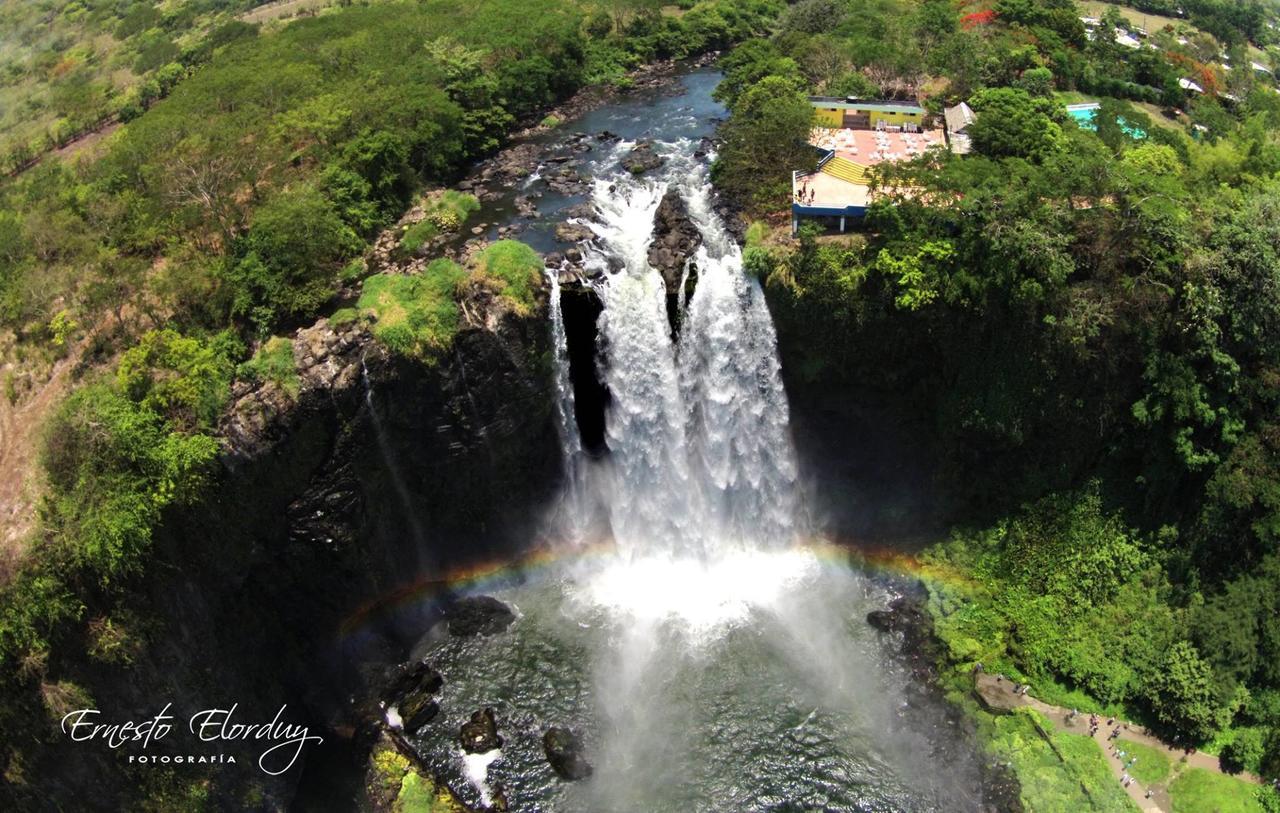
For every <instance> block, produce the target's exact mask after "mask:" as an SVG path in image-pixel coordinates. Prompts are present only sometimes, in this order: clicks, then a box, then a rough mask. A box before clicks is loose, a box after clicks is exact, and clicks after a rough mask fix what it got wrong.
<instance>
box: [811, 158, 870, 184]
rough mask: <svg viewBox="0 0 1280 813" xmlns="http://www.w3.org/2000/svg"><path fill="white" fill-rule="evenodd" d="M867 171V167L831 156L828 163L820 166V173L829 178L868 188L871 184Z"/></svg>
mask: <svg viewBox="0 0 1280 813" xmlns="http://www.w3.org/2000/svg"><path fill="white" fill-rule="evenodd" d="M868 169H869V167H865V166H863V165H862V164H857V163H854V162H853V161H850V160H849V159H848V158H841V157H840V156H838V155H834V156H832V157H831V160H830V161H827V162H826V163H825V164H823V165H822V171H823V172H825V173H826V174H828V175H830V176H831V177H833V178H839V179H840V180H842V181H848V182H849V183H856V184H858V185H860V186H868V185H870V183H871V178H870V177H869V175H868Z"/></svg>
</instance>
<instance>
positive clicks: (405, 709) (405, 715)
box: [397, 690, 440, 734]
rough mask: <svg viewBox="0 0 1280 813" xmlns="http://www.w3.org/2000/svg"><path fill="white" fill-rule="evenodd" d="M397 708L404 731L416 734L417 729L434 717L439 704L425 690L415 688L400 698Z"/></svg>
mask: <svg viewBox="0 0 1280 813" xmlns="http://www.w3.org/2000/svg"><path fill="white" fill-rule="evenodd" d="M397 709H398V711H399V712H400V722H401V725H403V726H404V730H405V732H406V733H408V734H416V733H417V732H418V729H420V728H422V727H423V726H424V725H426V724H427V723H429V722H431V721H432V720H434V719H435V716H436V714H438V713H439V712H440V705H439V704H438V703H436V699H435V698H434V697H432V696H431V695H430V694H428V693H427V692H426V691H421V690H415V691H412V692H410V693H409V694H407V695H405V696H404V697H403V698H402V699H401V700H400V705H399V706H397Z"/></svg>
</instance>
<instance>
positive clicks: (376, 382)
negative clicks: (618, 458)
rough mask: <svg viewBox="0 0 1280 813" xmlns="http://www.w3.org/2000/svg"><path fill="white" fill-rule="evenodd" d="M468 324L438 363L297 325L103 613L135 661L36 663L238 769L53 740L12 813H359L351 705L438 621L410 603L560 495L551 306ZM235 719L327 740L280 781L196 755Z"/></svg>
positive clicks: (326, 328)
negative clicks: (298, 729)
mask: <svg viewBox="0 0 1280 813" xmlns="http://www.w3.org/2000/svg"><path fill="white" fill-rule="evenodd" d="M466 310H467V311H468V314H469V317H470V318H469V319H468V320H467V323H466V324H464V325H463V327H462V329H461V330H460V331H459V333H458V334H457V336H456V338H455V341H454V343H453V345H452V347H451V348H450V349H449V351H448V352H447V353H444V354H442V356H441V357H440V358H439V359H438V360H436V361H435V362H434V363H431V364H426V363H422V362H419V361H413V360H409V359H404V358H400V357H396V356H393V355H391V354H389V353H388V352H387V351H386V350H385V349H384V348H382V347H381V346H379V345H378V344H377V343H376V342H375V341H374V340H373V339H372V337H371V336H370V335H369V334H368V332H367V331H366V330H365V329H364V328H363V327H362V326H360V325H359V324H358V323H352V324H349V325H344V326H337V327H335V326H333V325H330V324H329V323H328V322H327V321H324V320H322V321H320V322H318V323H317V324H315V325H314V326H312V327H309V328H306V329H303V330H299V331H298V332H297V333H296V334H295V336H294V337H293V339H294V340H293V352H294V361H295V365H296V367H297V373H298V377H297V382H296V385H297V386H296V387H294V386H292V384H293V382H290V385H289V386H288V387H285V386H282V385H280V384H277V383H271V382H268V383H265V384H260V385H250V384H244V383H242V384H238V385H237V386H236V389H235V391H234V393H233V403H232V405H231V407H230V408H229V409H228V411H227V412H226V414H225V416H224V418H223V421H222V425H221V427H220V429H221V433H222V435H223V437H224V439H225V440H224V454H223V456H222V460H221V466H220V468H221V471H220V472H218V473H216V474H215V476H214V480H213V483H212V484H211V486H210V488H208V489H207V491H206V496H205V497H204V499H202V500H201V501H200V502H199V503H198V504H196V505H191V506H186V507H183V508H181V509H176V510H173V511H170V512H169V514H168V515H167V516H166V517H165V519H164V522H163V525H162V527H160V528H159V529H157V532H156V539H155V542H154V557H153V560H152V562H151V564H150V565H149V567H148V569H147V572H146V573H145V574H140V575H139V576H138V577H137V579H136V582H137V583H136V584H133V585H130V589H129V590H128V591H126V592H127V593H128V595H130V596H132V598H131V600H130V605H129V606H128V607H119V606H115V607H111V608H110V613H111V615H112V616H113V617H115V618H130V619H135V620H136V623H134V624H132V625H131V628H132V630H133V631H134V634H135V638H136V642H137V644H138V647H137V649H136V652H135V653H134V654H133V655H132V656H131V657H130V658H129V659H128V660H127V661H122V662H119V663H109V664H104V663H103V662H101V661H98V660H85V661H84V662H79V663H77V662H65V663H56V664H50V665H49V666H50V670H49V671H50V673H56V674H58V676H59V678H60V679H61V680H63V681H66V682H67V683H68V685H72V684H74V685H76V686H79V687H82V688H83V689H84V690H85V692H86V693H87V695H88V697H89V698H90V699H91V701H92V703H93V705H94V706H96V707H97V708H99V709H101V710H102V711H103V716H104V718H109V719H110V721H124V720H145V719H147V718H149V717H151V716H152V715H154V714H155V713H157V712H159V711H160V710H161V709H162V708H163V707H164V706H165V704H166V703H172V704H173V707H172V708H171V710H170V711H171V713H172V714H174V715H175V716H176V718H177V724H176V726H175V731H174V733H173V734H171V735H170V736H169V738H168V742H166V743H165V747H164V748H161V749H159V750H156V749H153V752H154V753H155V754H157V755H159V754H166V753H184V754H185V753H191V754H193V755H199V754H203V753H206V752H210V753H218V752H221V753H226V754H233V755H238V757H237V762H238V764H237V766H236V767H235V768H227V767H226V766H221V767H213V768H205V767H201V766H199V765H196V766H190V765H182V766H181V767H161V766H138V765H136V764H131V763H129V762H128V759H127V757H128V755H129V754H133V755H136V754H138V753H144V752H140V751H139V750H138V749H137V748H134V747H124V748H121V749H119V750H118V751H112V750H109V749H107V748H106V747H105V746H103V745H101V744H99V743H71V742H69V741H68V740H67V739H66V738H65V737H63V736H59V735H58V733H57V732H56V731H54V732H52V733H51V734H50V735H49V736H47V737H46V741H45V742H44V744H43V745H41V746H40V747H39V748H35V749H32V750H30V751H28V752H27V754H26V755H25V757H24V759H25V762H24V763H23V764H24V768H25V779H26V780H28V782H27V783H26V786H25V789H24V790H23V791H22V792H21V793H20V794H19V795H18V797H17V798H16V799H15V802H14V803H15V806H16V807H18V808H19V809H27V808H29V809H76V810H85V809H103V810H117V809H122V808H124V807H128V806H130V805H131V804H136V803H137V802H138V800H139V799H142V798H145V799H147V800H148V802H149V803H152V804H154V803H156V801H157V800H163V802H164V804H169V803H172V804H173V807H171V808H168V809H177V808H179V807H183V808H184V809H185V807H188V806H190V805H186V804H185V802H184V801H183V800H186V799H189V798H191V797H192V795H193V794H194V795H195V796H197V797H200V798H203V799H205V800H206V801H208V802H210V803H211V804H212V806H213V807H216V808H219V809H245V810H248V809H261V810H282V809H286V808H288V807H290V806H291V805H292V806H295V807H296V806H297V805H300V804H301V805H303V806H304V807H305V806H306V805H308V804H311V803H315V804H320V805H321V806H334V805H336V806H337V807H339V808H346V809H355V808H356V807H357V804H358V799H359V798H360V797H361V794H362V793H363V789H362V788H361V786H360V777H361V775H362V771H363V767H364V757H365V756H366V754H365V751H366V750H367V745H368V743H367V742H364V741H362V739H361V738H362V736H363V734H362V729H361V727H360V721H361V720H362V719H367V717H366V718H362V716H361V715H360V714H359V713H357V712H356V711H355V710H354V709H353V708H352V702H351V700H352V698H353V697H356V696H359V695H360V694H361V693H362V691H363V687H364V685H365V683H366V678H367V677H369V676H378V677H380V673H381V669H382V666H383V665H384V664H390V663H395V662H398V661H400V660H402V659H403V658H404V657H405V652H406V651H407V647H408V645H409V642H410V641H411V640H412V639H413V636H414V635H415V634H416V633H417V632H419V631H420V628H421V627H420V624H421V622H422V621H423V620H424V616H429V615H430V614H431V613H432V611H433V607H432V605H431V604H428V603H424V602H422V601H416V600H405V599H414V598H415V597H417V596H419V595H426V594H427V593H432V594H433V595H435V596H439V595H440V594H441V593H447V586H446V576H447V574H448V573H449V572H450V571H451V570H453V569H456V568H459V567H463V566H466V565H470V564H475V563H477V562H479V561H482V560H486V559H491V558H494V557H496V556H499V555H501V554H503V553H504V552H508V551H511V550H514V549H516V547H517V546H518V545H524V544H527V543H528V541H529V540H528V534H530V533H531V532H532V528H533V527H534V526H535V525H536V517H537V516H538V513H539V511H540V510H541V508H542V506H543V505H544V504H545V503H546V502H547V501H548V500H549V498H550V496H551V495H552V494H554V492H555V489H556V486H557V483H556V479H557V477H558V473H559V471H560V463H559V459H558V455H559V446H558V443H557V440H556V432H555V428H554V424H553V423H552V421H551V419H550V416H551V407H552V402H551V397H552V396H551V392H550V376H549V370H548V369H547V367H546V359H547V358H548V355H549V354H548V341H549V336H548V334H547V327H546V322H545V318H544V313H539V312H535V313H534V314H532V315H530V316H528V317H525V318H520V317H517V316H516V315H514V314H512V313H510V312H507V311H505V310H503V309H502V306H501V304H500V303H499V302H498V301H497V300H496V299H493V298H490V299H489V300H488V301H487V302H486V301H477V302H471V303H468V308H467V309H466ZM424 584H425V585H429V586H431V587H432V588H433V590H429V591H425V592H424V591H423V590H422V589H421V588H422V586H423V585H424ZM371 608H373V610H372V611H371ZM103 609H104V608H96V607H92V606H90V607H89V608H87V613H86V615H87V616H89V617H92V616H93V615H94V614H95V613H98V612H101V611H103ZM353 619H355V620H354V621H353ZM67 649H68V651H70V649H71V648H67ZM85 649H86V647H80V648H79V650H78V651H81V652H83V651H85ZM232 704H239V706H238V708H237V710H236V716H237V718H239V719H240V720H243V721H246V722H247V721H259V722H262V721H269V720H271V719H272V717H273V715H274V714H275V713H276V712H277V710H278V709H280V707H281V706H282V705H286V704H287V711H286V712H285V718H286V719H287V720H288V721H290V722H293V723H298V724H305V725H307V726H309V728H310V730H311V732H312V733H314V734H317V735H320V736H323V737H324V738H325V743H324V745H322V746H314V747H308V748H307V749H306V750H305V751H304V753H303V759H301V760H299V761H298V764H297V766H295V767H294V768H293V769H291V770H289V771H287V772H286V773H284V774H282V775H281V776H279V777H272V776H269V775H267V774H265V773H263V772H261V771H259V770H258V768H257V766H256V764H255V762H256V759H257V753H258V752H259V751H261V750H262V749H261V747H254V746H253V745H252V744H237V745H231V746H226V747H215V746H202V745H201V744H199V743H198V742H195V741H194V739H193V737H192V736H191V735H190V734H189V733H188V732H187V731H186V719H187V716H188V715H190V714H192V713H194V712H196V711H199V710H202V709H208V708H214V707H220V708H228V707H230V706H231V705H232ZM47 705H48V701H47V699H46V706H47ZM105 721H107V720H106V719H104V722H105ZM46 725H47V724H46ZM175 748H176V751H175V750H174V749H175ZM352 777H354V783H353V782H352V781H350V780H351V779H352ZM298 793H303V794H304V796H303V797H300V798H295V797H297V794H298ZM3 796H4V795H3V794H0V798H3ZM336 799H342V801H341V802H336V801H335V800H336ZM197 807H198V806H197ZM193 809H194V808H193ZM307 809H317V808H315V807H314V806H312V807H310V808H307Z"/></svg>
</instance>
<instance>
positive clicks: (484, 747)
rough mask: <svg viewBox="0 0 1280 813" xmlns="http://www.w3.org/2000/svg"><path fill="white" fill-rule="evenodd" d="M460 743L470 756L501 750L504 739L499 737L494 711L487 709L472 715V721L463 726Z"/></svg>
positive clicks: (459, 738) (459, 735) (459, 734)
mask: <svg viewBox="0 0 1280 813" xmlns="http://www.w3.org/2000/svg"><path fill="white" fill-rule="evenodd" d="M458 741H459V742H461V743H462V750H463V751H466V752H467V753H468V754H483V753H486V752H488V751H492V750H493V749H495V748H501V747H502V737H499V736H498V721H497V719H496V718H495V717H494V715H493V709H492V708H489V707H485V708H483V709H480V710H479V711H477V712H476V713H475V714H472V715H471V719H470V720H468V721H467V722H465V723H463V724H462V729H461V730H460V731H459V732H458Z"/></svg>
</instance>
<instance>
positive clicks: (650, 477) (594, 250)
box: [552, 144, 802, 559]
mask: <svg viewBox="0 0 1280 813" xmlns="http://www.w3.org/2000/svg"><path fill="white" fill-rule="evenodd" d="M687 146H688V145H679V144H677V145H674V147H675V148H674V150H672V151H671V152H670V153H669V154H668V163H667V166H666V169H665V171H664V173H663V174H662V176H660V178H659V179H657V180H646V179H638V178H634V177H631V176H629V175H618V176H614V177H610V178H607V179H598V180H597V181H596V184H595V188H594V196H593V203H594V205H595V208H596V211H597V217H596V219H595V220H593V221H591V222H590V223H589V225H590V226H591V228H592V230H593V231H594V232H595V240H594V241H592V244H589V245H587V246H584V255H585V256H586V261H587V264H588V266H589V267H591V268H593V269H596V270H601V271H604V272H605V273H603V274H602V275H600V282H598V283H597V285H596V290H597V292H598V294H599V296H600V299H601V301H602V303H603V305H604V310H603V313H602V314H601V316H600V322H599V326H598V327H599V335H600V340H599V345H600V346H599V348H598V354H599V355H598V364H599V373H600V375H601V377H602V379H603V381H604V383H605V384H606V385H607V386H608V388H609V391H610V393H611V397H612V403H611V406H610V409H609V411H608V413H607V415H606V421H605V426H606V436H607V439H608V445H609V450H610V455H609V461H608V465H607V467H604V469H603V471H602V473H601V476H602V477H604V478H605V479H606V482H604V483H603V484H602V485H601V487H600V488H598V489H597V490H598V492H599V493H600V495H601V497H600V499H601V500H602V501H603V502H604V506H603V508H604V511H605V513H606V514H607V516H608V517H609V522H610V525H611V527H612V532H613V537H614V540H615V542H616V543H617V546H618V549H619V551H620V552H621V553H622V554H623V555H624V556H626V557H628V558H635V557H637V556H643V555H652V554H658V553H661V554H665V555H668V556H694V557H696V558H702V559H707V558H718V557H721V556H723V555H725V554H728V553H731V552H734V551H743V550H758V549H764V548H771V547H781V546H785V545H787V544H788V543H789V542H791V541H792V540H793V539H795V537H796V536H797V534H798V533H800V532H801V530H802V529H801V528H800V527H799V524H798V521H797V516H798V503H799V501H798V499H797V497H796V491H797V489H796V479H797V467H796V460H795V452H794V450H793V448H792V445H791V439H790V434H789V430H788V408H787V401H786V396H785V393H784V392H783V388H782V382H781V376H780V368H779V364H778V358H777V349H776V346H775V345H776V338H775V334H774V329H773V324H772V321H771V320H770V317H769V312H768V309H767V307H766V305H765V302H764V295H763V292H762V291H761V290H760V287H759V285H758V283H757V282H756V281H755V280H754V279H753V278H751V277H749V276H748V275H746V274H745V273H744V272H743V270H742V255H741V252H740V250H739V249H738V246H737V244H736V243H735V241H734V240H733V238H732V236H731V235H730V234H729V233H728V232H727V231H726V229H725V228H724V224H723V223H722V222H721V221H720V219H719V218H718V216H717V215H716V214H715V213H714V212H713V211H712V209H711V205H710V200H709V197H708V195H707V191H706V190H707V188H708V186H709V182H708V179H707V177H706V170H705V167H703V166H702V165H701V164H699V163H697V162H696V161H694V160H693V159H692V158H691V157H690V156H689V150H688V149H685V148H686V147H687ZM673 187H674V188H676V189H677V190H678V191H679V193H680V195H681V196H682V197H683V198H684V200H685V202H686V205H687V206H688V209H689V212H690V216H691V217H692V218H693V220H694V222H695V223H696V224H697V227H698V229H699V231H700V232H701V234H702V238H703V245H702V247H701V248H700V249H699V251H698V254H697V256H696V258H695V259H694V262H696V264H697V267H698V283H697V287H696V288H695V290H694V293H693V295H692V296H691V297H690V298H689V300H688V301H687V302H684V301H683V293H682V294H681V295H680V296H681V308H682V312H683V326H682V329H681V331H680V335H679V338H678V340H676V341H675V342H673V340H672V338H671V335H670V327H669V324H668V321H667V310H666V296H667V292H666V288H665V286H664V283H663V280H662V276H661V275H660V274H659V273H658V271H656V270H655V269H654V268H652V267H651V266H650V265H649V261H648V246H649V242H650V239H651V234H652V230H653V219H654V213H655V211H656V210H657V207H658V204H659V202H660V201H661V199H662V196H663V195H664V194H665V193H666V192H667V190H668V189H670V188H673ZM685 273H686V274H687V273H688V270H687V269H686V271H685ZM556 290H558V289H555V288H553V295H554V293H555V292H556ZM552 319H553V329H554V330H556V331H557V342H559V341H560V338H559V337H560V336H561V335H562V334H563V325H562V323H560V322H559V321H557V320H559V319H560V316H559V313H558V310H554V309H553V314H552ZM564 355H565V354H563V353H562V352H561V348H560V346H559V345H558V344H557V355H556V361H557V363H558V364H559V365H561V366H560V368H559V369H560V372H558V374H557V385H558V386H560V384H561V382H562V381H564V380H566V379H567V361H566V360H565V358H564ZM564 401H565V398H564V396H563V394H562V397H561V402H562V404H563V403H564ZM570 406H571V402H570ZM561 410H562V411H563V410H564V407H563V406H562V407H561ZM561 427H562V430H564V431H565V432H566V437H567V436H568V435H570V434H576V433H573V432H571V431H570V430H571V429H572V427H571V425H570V424H569V422H567V421H565V420H562V422H561ZM574 440H575V442H576V437H575V439H574ZM566 443H568V441H567V440H566ZM570 451H573V452H576V449H571V448H570V447H568V446H566V452H570Z"/></svg>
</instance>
